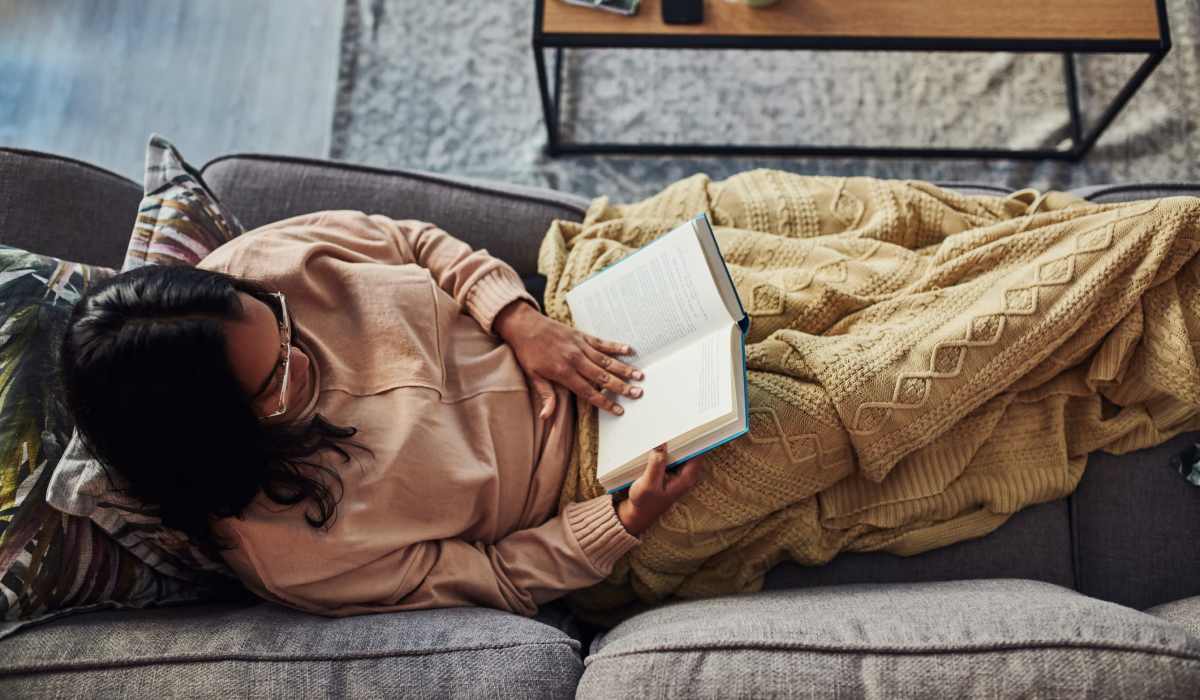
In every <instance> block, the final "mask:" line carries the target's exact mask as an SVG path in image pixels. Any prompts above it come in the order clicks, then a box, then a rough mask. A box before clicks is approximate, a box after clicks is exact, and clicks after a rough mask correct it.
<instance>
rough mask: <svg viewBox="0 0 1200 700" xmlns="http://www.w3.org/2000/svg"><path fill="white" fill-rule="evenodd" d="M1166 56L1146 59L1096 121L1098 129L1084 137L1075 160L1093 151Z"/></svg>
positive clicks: (1151, 55)
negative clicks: (1101, 135)
mask: <svg viewBox="0 0 1200 700" xmlns="http://www.w3.org/2000/svg"><path fill="white" fill-rule="evenodd" d="M1164 56H1166V52H1165V51H1164V52H1159V53H1152V54H1150V55H1149V56H1147V57H1146V60H1145V61H1143V62H1142V65H1141V66H1139V67H1138V69H1137V72H1136V73H1134V74H1133V77H1132V78H1130V79H1129V82H1127V83H1125V87H1123V88H1121V91H1120V92H1119V93H1117V96H1116V98H1115V99H1114V100H1113V102H1112V104H1110V105H1109V106H1108V109H1106V110H1104V114H1102V115H1100V118H1099V119H1098V120H1096V127H1095V128H1094V129H1092V131H1091V132H1089V133H1088V134H1087V136H1085V137H1083V141H1082V143H1080V144H1079V145H1077V146H1076V150H1077V151H1078V153H1079V155H1078V156H1077V157H1076V158H1075V160H1078V159H1079V158H1082V157H1083V156H1084V155H1086V154H1087V152H1088V151H1089V150H1091V148H1092V146H1094V145H1095V144H1096V141H1097V140H1098V139H1099V138H1100V134H1102V133H1104V130H1105V129H1107V128H1108V125H1109V124H1111V123H1112V120H1113V119H1114V118H1116V116H1117V113H1118V112H1120V111H1121V108H1123V107H1124V106H1125V103H1127V102H1129V98H1131V97H1133V93H1135V92H1137V90H1138V88H1140V87H1141V86H1142V83H1144V82H1146V78H1147V77H1149V75H1150V73H1151V72H1152V71H1153V70H1154V68H1155V66H1157V65H1158V64H1159V62H1160V61H1162V60H1163V57H1164Z"/></svg>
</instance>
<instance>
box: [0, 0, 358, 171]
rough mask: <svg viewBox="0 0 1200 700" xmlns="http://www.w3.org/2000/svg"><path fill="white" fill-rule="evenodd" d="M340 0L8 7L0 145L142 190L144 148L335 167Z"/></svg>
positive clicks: (14, 3) (1, 55) (2, 3)
mask: <svg viewBox="0 0 1200 700" xmlns="http://www.w3.org/2000/svg"><path fill="white" fill-rule="evenodd" d="M343 8H344V3H343V2H342V1H341V0H190V1H189V0H0V146H14V147H18V148H28V149H34V150H40V151H48V152H51V153H58V154H61V155H67V156H71V157H73V158H79V159H81V160H85V161H88V162H90V163H94V164H96V165H99V166H101V167H104V168H108V169H109V170H113V171H115V172H118V173H120V174H122V175H125V176H127V177H130V178H132V179H133V180H135V181H137V182H141V180H142V169H143V158H144V152H145V146H146V140H147V139H148V138H149V136H150V134H151V133H152V132H158V133H160V134H162V135H163V136H165V137H166V138H168V139H170V140H171V141H173V142H174V143H175V145H176V146H177V147H178V148H179V150H180V152H181V153H182V154H183V156H184V157H185V158H187V160H188V161H189V162H191V163H193V164H195V165H196V166H197V167H199V166H200V165H202V164H203V163H204V162H205V161H207V160H208V159H210V158H212V157H215V156H218V155H221V154H225V153H231V152H235V151H242V152H260V153H281V154H289V155H298V156H310V157H326V156H327V155H328V153H329V142H330V133H331V127H332V122H333V108H334V99H335V93H336V88H337V71H338V47H339V43H340V34H341V29H342V15H343Z"/></svg>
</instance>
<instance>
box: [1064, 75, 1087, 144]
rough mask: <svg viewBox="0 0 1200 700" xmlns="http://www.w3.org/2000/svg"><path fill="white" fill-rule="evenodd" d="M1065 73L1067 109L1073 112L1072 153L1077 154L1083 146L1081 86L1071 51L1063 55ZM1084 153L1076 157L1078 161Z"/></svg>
mask: <svg viewBox="0 0 1200 700" xmlns="http://www.w3.org/2000/svg"><path fill="white" fill-rule="evenodd" d="M1063 72H1064V73H1066V76H1067V107H1068V108H1069V109H1070V110H1071V153H1072V154H1075V153H1076V152H1077V151H1078V150H1079V147H1080V146H1081V145H1082V144H1083V121H1082V118H1081V117H1080V114H1079V85H1078V83H1076V79H1075V55H1074V54H1072V53H1071V52H1070V51H1068V52H1066V53H1064V54H1063ZM1082 155H1083V154H1082V153H1080V154H1078V155H1076V157H1075V159H1076V160H1078V159H1079V158H1080V157H1082Z"/></svg>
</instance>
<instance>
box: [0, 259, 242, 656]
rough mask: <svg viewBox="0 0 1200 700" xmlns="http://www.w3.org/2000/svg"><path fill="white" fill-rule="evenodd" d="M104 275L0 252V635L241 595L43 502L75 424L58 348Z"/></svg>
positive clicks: (102, 270) (222, 582) (96, 269)
mask: <svg viewBox="0 0 1200 700" xmlns="http://www.w3.org/2000/svg"><path fill="white" fill-rule="evenodd" d="M113 274H115V271H114V270H111V269H109V268H103V267H94V266H90V265H82V264H79V263H73V262H67V261H63V260H58V259H56V258H51V257H48V256H43V255H38V254H35V253H29V252H26V251H23V250H20V249H18V248H11V247H8V246H0V638H3V637H5V636H7V635H9V634H12V633H13V632H14V631H16V630H18V629H20V628H21V627H24V626H26V625H29V624H31V623H34V622H42V621H46V620H50V619H53V618H56V617H61V616H63V615H67V614H71V613H77V612H83V611H87V610H95V609H106V608H140V607H145V606H147V605H161V604H168V603H175V602H184V601H190V600H201V599H203V600H212V599H214V598H222V599H237V598H241V597H243V596H244V595H245V594H244V591H242V590H239V589H240V586H231V585H230V584H229V583H228V582H227V581H228V579H223V580H218V579H215V578H214V579H211V580H209V581H206V582H203V583H199V584H198V583H196V582H194V581H193V582H189V581H184V580H181V579H178V578H172V577H170V576H166V575H164V574H162V573H159V572H158V571H155V570H154V569H153V568H151V567H150V566H147V565H146V563H145V562H143V561H142V560H141V559H139V558H138V557H136V556H134V555H133V554H132V553H130V552H128V551H127V550H126V549H124V548H123V547H121V546H120V545H119V544H118V543H117V542H116V540H114V539H113V538H112V537H111V536H110V535H109V534H108V533H107V532H105V531H104V529H102V528H101V527H99V526H97V525H96V524H95V523H94V522H92V521H91V520H90V519H88V518H82V517H77V516H74V515H69V514H65V513H62V512H59V511H58V510H56V509H54V508H52V507H51V506H50V505H49V504H48V503H47V502H46V498H45V497H46V492H47V488H48V484H49V482H50V477H51V472H52V471H53V470H54V468H55V465H57V464H58V461H59V458H60V456H61V455H62V454H63V450H64V447H65V445H66V444H67V441H68V439H69V438H70V437H71V434H72V431H73V428H74V426H73V424H72V423H71V420H70V417H69V416H68V414H67V411H66V407H65V405H64V404H63V402H62V399H61V396H62V392H61V391H59V390H58V381H59V380H58V373H57V348H58V342H59V339H60V338H61V335H62V333H63V332H64V331H65V329H66V324H67V319H68V317H69V314H70V311H71V307H72V305H73V304H74V303H75V301H76V300H77V299H78V298H79V296H80V295H81V294H82V293H83V291H84V290H85V289H87V287H88V286H89V285H92V284H94V283H96V282H97V281H99V280H101V279H104V278H106V277H109V276H111V275H113Z"/></svg>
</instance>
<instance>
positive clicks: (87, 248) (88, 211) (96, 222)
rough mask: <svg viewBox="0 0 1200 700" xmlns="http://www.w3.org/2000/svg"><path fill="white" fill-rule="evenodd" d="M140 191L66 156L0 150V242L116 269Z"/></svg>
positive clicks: (136, 186) (122, 178)
mask: <svg viewBox="0 0 1200 700" xmlns="http://www.w3.org/2000/svg"><path fill="white" fill-rule="evenodd" d="M141 197H142V188H141V186H140V185H138V184H137V183H135V182H134V181H132V180H129V179H126V178H124V177H121V176H120V175H116V174H114V173H110V172H108V171H107V170H103V169H101V168H97V167H96V166H94V165H88V164H87V163H83V162H80V161H77V160H73V159H71V158H65V157H62V156H55V155H50V154H47V153H38V152H36V151H24V150H20V149H15V148H0V243H2V244H4V245H9V246H13V247H16V248H23V249H25V250H29V251H32V252H35V253H41V254H42V255H50V256H53V257H56V258H62V259H65V260H74V261H77V262H82V263H88V264H90V265H102V266H104V267H111V268H113V269H119V268H120V266H121V261H122V260H123V259H124V256H125V247H126V246H127V245H128V244H129V230H130V226H132V225H133V220H134V217H136V216H137V205H138V200H139V199H141Z"/></svg>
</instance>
